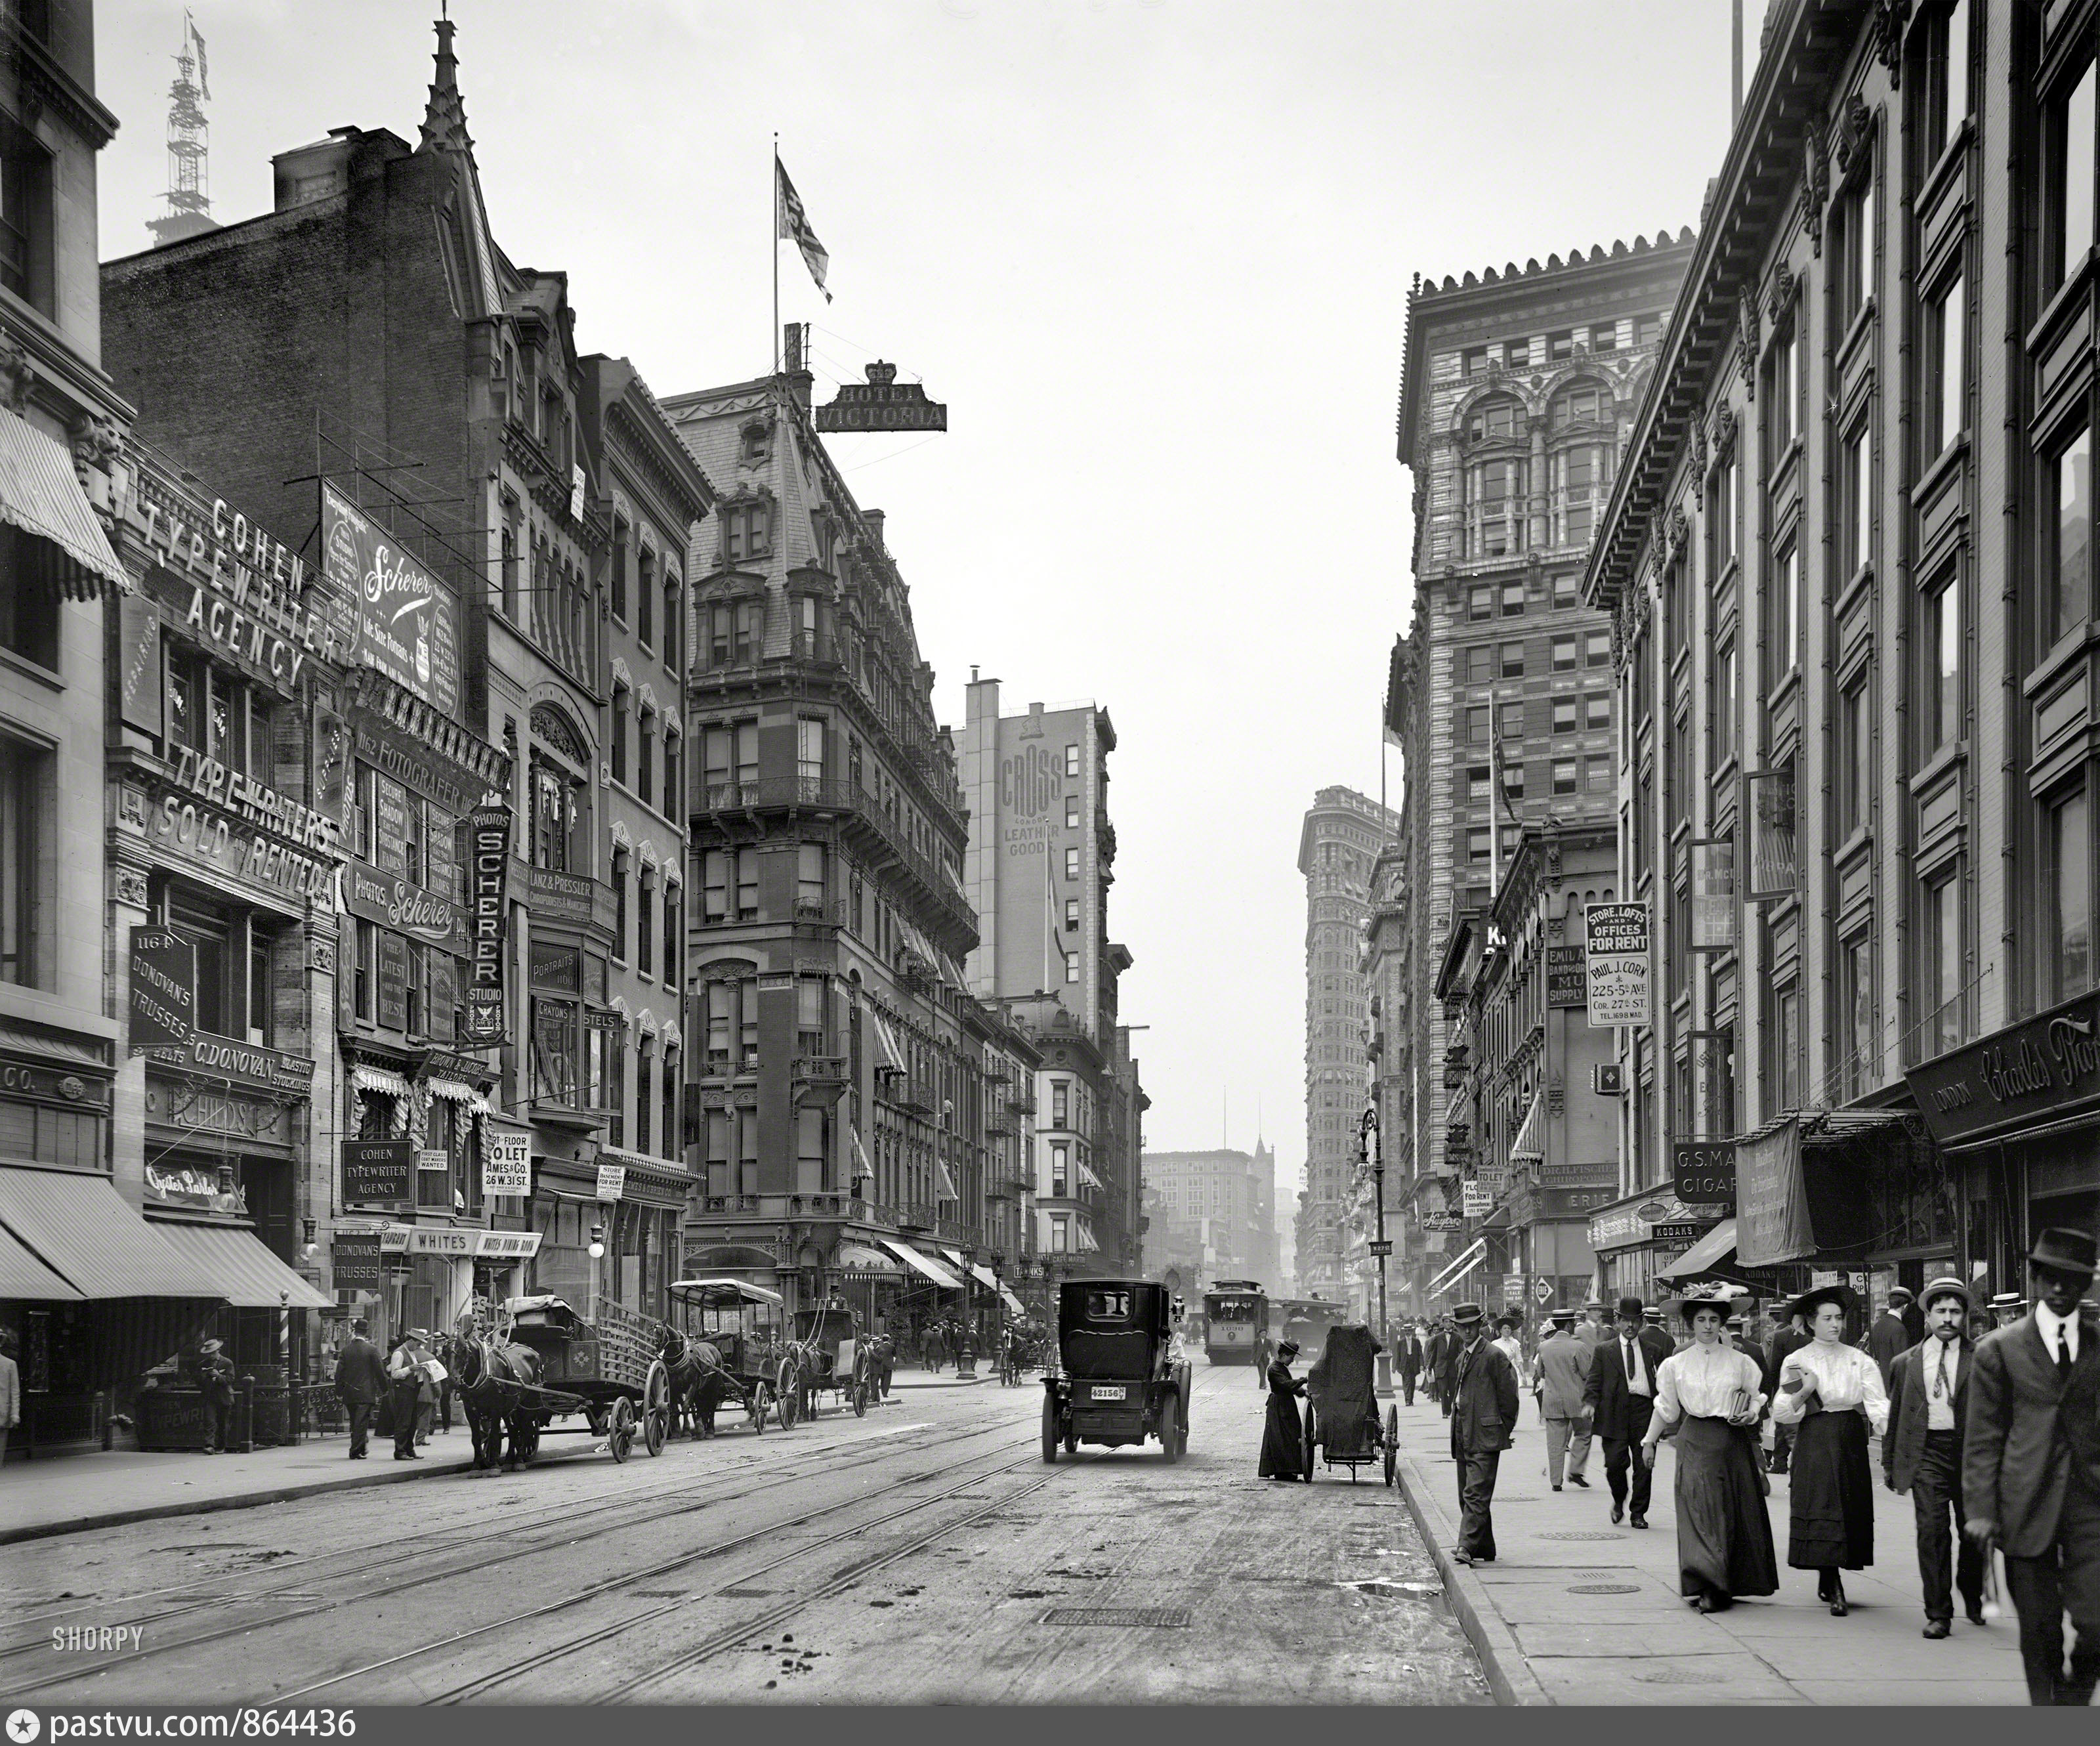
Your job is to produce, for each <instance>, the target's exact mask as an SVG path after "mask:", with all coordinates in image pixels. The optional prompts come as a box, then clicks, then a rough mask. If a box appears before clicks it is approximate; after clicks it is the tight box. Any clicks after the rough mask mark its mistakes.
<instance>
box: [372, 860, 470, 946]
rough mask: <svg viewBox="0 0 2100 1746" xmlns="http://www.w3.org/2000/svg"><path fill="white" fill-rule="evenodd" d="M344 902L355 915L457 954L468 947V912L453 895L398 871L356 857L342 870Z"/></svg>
mask: <svg viewBox="0 0 2100 1746" xmlns="http://www.w3.org/2000/svg"><path fill="white" fill-rule="evenodd" d="M342 904H343V908H346V909H347V910H348V911H349V912H350V913H351V914H352V915H354V916H359V917H363V919H364V920H365V921H367V922H377V924H378V925H379V926H381V927H383V928H386V929H389V930H391V931H393V932H395V933H397V934H405V935H408V937H409V938H410V939H420V940H421V941H422V942H423V943H424V944H426V945H430V946H435V947H437V948H439V950H440V951H443V952H448V953H452V955H453V956H454V957H465V955H466V951H467V917H466V912H465V910H464V909H462V908H461V907H460V906H459V905H458V904H456V903H454V902H452V900H451V899H449V898H446V897H440V896H439V895H437V894H436V893H435V891H424V890H422V889H421V887H420V886H413V885H411V884H409V883H408V881H407V880H406V879H404V878H401V877H399V876H398V875H396V874H394V873H386V872H383V871H382V870H381V869H379V868H377V867H373V866H368V865H367V864H365V863H364V862H363V861H352V862H351V863H350V864H348V865H346V867H345V868H344V869H343V870H342Z"/></svg>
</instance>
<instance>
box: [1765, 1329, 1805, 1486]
mask: <svg viewBox="0 0 2100 1746" xmlns="http://www.w3.org/2000/svg"><path fill="white" fill-rule="evenodd" d="M1810 1338H1811V1335H1810V1333H1809V1332H1808V1319H1807V1317H1806V1316H1803V1315H1792V1316H1789V1318H1788V1319H1787V1324H1786V1326H1785V1327H1784V1328H1780V1330H1779V1331H1778V1332H1777V1333H1775V1334H1774V1335H1773V1336H1772V1337H1771V1345H1770V1346H1767V1347H1766V1349H1765V1395H1766V1397H1767V1399H1770V1398H1771V1396H1772V1395H1776V1394H1777V1393H1778V1392H1779V1369H1780V1365H1781V1364H1785V1362H1786V1355H1787V1354H1788V1353H1789V1352H1798V1351H1799V1350H1801V1348H1802V1346H1806V1345H1807V1344H1808V1342H1809V1340H1810ZM1765 1412H1766V1413H1767V1416H1769V1415H1770V1413H1771V1408H1770V1407H1769V1406H1767V1408H1765ZM1796 1429H1797V1427H1796V1426H1792V1425H1774V1426H1772V1450H1771V1459H1770V1460H1769V1461H1767V1463H1766V1466H1767V1470H1769V1471H1771V1472H1772V1473H1785V1471H1786V1466H1787V1458H1788V1456H1790V1455H1791V1454H1792V1453H1793V1434H1794V1431H1795V1430H1796Z"/></svg>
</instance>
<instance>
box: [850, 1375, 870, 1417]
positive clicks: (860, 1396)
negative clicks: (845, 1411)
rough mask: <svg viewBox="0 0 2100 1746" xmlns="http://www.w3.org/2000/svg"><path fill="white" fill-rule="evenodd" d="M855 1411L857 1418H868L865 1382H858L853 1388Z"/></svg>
mask: <svg viewBox="0 0 2100 1746" xmlns="http://www.w3.org/2000/svg"><path fill="white" fill-rule="evenodd" d="M853 1409H854V1417H855V1418H857V1419H864V1418H866V1417H867V1383H866V1382H864V1381H863V1382H856V1383H854V1386H853Z"/></svg>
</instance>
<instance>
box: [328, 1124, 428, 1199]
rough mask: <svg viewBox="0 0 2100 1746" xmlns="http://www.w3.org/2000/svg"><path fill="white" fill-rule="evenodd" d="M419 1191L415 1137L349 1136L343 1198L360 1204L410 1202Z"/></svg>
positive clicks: (344, 1153) (344, 1156) (344, 1158)
mask: <svg viewBox="0 0 2100 1746" xmlns="http://www.w3.org/2000/svg"><path fill="white" fill-rule="evenodd" d="M415 1195H416V1143H415V1142H414V1141H413V1140H408V1139H398V1140H345V1141H344V1142H343V1143H342V1198H343V1200H345V1201H346V1203H350V1204H353V1205H359V1206H387V1205H399V1206H404V1207H405V1206H407V1205H409V1204H410V1203H411V1202H412V1200H414V1199H415Z"/></svg>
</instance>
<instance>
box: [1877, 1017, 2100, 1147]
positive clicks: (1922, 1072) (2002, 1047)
mask: <svg viewBox="0 0 2100 1746" xmlns="http://www.w3.org/2000/svg"><path fill="white" fill-rule="evenodd" d="M1904 1078H1906V1079H1907V1080H1908V1081H1910V1089H1911V1094H1912V1095H1913V1096H1914V1097H1915V1098H1917V1107H1918V1108H1919V1109H1920V1110H1921V1111H1922V1112H1924V1115H1925V1120H1926V1126H1927V1127H1929V1128H1930V1129H1931V1130H1932V1137H1933V1138H1935V1140H1937V1141H1939V1143H1940V1144H1941V1145H1943V1146H1945V1145H1948V1144H1951V1143H1953V1142H1955V1141H1958V1140H1969V1139H1975V1138H1979V1137H1980V1136H1982V1135H1984V1134H1994V1133H1996V1132H1998V1131H1999V1130H2001V1129H2006V1130H2010V1129H2015V1128H2018V1127H2019V1126H2020V1125H2023V1123H2027V1122H2030V1121H2036V1120H2038V1119H2040V1118H2043V1117H2047V1118H2049V1119H2050V1120H2054V1119H2057V1118H2058V1117H2061V1116H2067V1115H2070V1114H2072V1113H2074V1112H2076V1111H2077V1110H2079V1109H2080V1108H2082V1107H2085V1105H2088V1104H2091V1103H2096V1102H2100V992H2093V993H2088V994H2081V995H2080V996H2079V997H2077V998H2076V999H2075V1000H2069V1001H2065V1002H2064V1003H2063V1005H2062V1006H2054V1007H2051V1008H2050V1009H2049V1011H2047V1012H2045V1013H2042V1014H2039V1015H2037V1016H2036V1017H2035V1018H2032V1019H2027V1020H2026V1021H2025V1022H2023V1023H2019V1024H2015V1025H2010V1026H2008V1027H2007V1028H2005V1030H2002V1031H1999V1032H1995V1033H1994V1034H1993V1035H1992V1036H1990V1037H1986V1038H1984V1040H1983V1041H1982V1042H1980V1043H1972V1044H1971V1045H1970V1046H1969V1047H1968V1048H1966V1049H1960V1050H1956V1051H1955V1052H1954V1053H1953V1054H1946V1055H1942V1056H1940V1057H1939V1059H1938V1060H1936V1061H1927V1062H1926V1063H1924V1064H1923V1065H1922V1066H1920V1067H1913V1068H1912V1069H1911V1070H1910V1071H1909V1072H1908V1073H1906V1074H1905V1075H1904Z"/></svg>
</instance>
